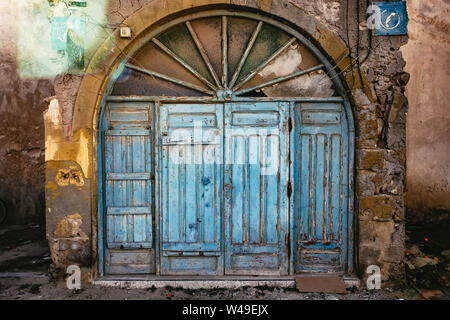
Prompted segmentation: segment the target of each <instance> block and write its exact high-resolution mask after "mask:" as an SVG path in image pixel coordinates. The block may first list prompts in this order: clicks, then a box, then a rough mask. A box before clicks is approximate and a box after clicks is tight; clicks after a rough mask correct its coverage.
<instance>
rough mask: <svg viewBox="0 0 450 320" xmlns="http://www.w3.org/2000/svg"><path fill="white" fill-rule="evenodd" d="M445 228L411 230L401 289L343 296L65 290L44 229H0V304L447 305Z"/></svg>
mask: <svg viewBox="0 0 450 320" xmlns="http://www.w3.org/2000/svg"><path fill="white" fill-rule="evenodd" d="M448 230H450V229H449V223H448V222H446V223H442V222H440V223H438V224H433V225H417V226H410V227H409V230H408V243H407V248H408V251H407V252H406V256H407V262H406V263H407V265H406V270H407V277H406V279H407V281H406V285H404V286H402V287H400V288H384V289H382V290H375V291H368V290H366V289H364V286H361V288H360V289H356V288H352V289H347V293H346V294H328V293H300V292H298V291H297V290H296V289H294V288H292V289H290V288H284V289H283V288H271V287H255V288H253V287H242V288H240V289H235V290H230V289H212V290H190V289H181V288H172V287H164V288H149V289H123V288H106V287H101V286H94V285H87V284H84V285H83V287H82V289H81V290H69V289H67V287H66V284H65V282H64V281H62V280H59V281H53V280H50V279H49V277H48V274H47V270H48V267H49V266H50V263H51V260H50V256H49V252H48V247H47V241H46V240H45V232H44V227H43V226H40V225H36V224H29V225H24V226H4V227H0V300H41V299H48V300H53V299H64V300H139V299H142V300H156V299H164V300H193V299H206V300H208V299H213V300H215V299H220V300H228V299H229V300H245V299H275V300H398V299H405V300H423V299H431V300H434V299H436V300H448V299H449V297H450V285H449V279H450V277H449V271H450V265H449V262H450V260H449V249H450V239H449V237H448V236H447V235H446V232H448Z"/></svg>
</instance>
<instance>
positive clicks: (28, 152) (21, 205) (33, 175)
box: [0, 0, 53, 223]
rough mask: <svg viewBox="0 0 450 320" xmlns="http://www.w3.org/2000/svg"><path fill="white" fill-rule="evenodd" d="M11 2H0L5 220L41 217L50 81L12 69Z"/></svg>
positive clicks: (0, 188)
mask: <svg viewBox="0 0 450 320" xmlns="http://www.w3.org/2000/svg"><path fill="white" fill-rule="evenodd" d="M16 21H17V19H16V15H15V11H14V1H12V0H7V1H1V2H0V30H1V31H2V36H1V37H0V53H1V54H0V199H1V200H2V201H4V202H5V203H6V206H7V209H8V216H9V217H8V222H9V223H25V222H28V221H43V219H44V208H45V201H44V181H45V165H44V148H45V147H44V121H43V118H42V113H43V111H44V110H45V108H46V104H45V103H44V98H46V97H49V96H52V95H53V83H52V81H51V80H45V79H40V80H39V79H22V78H20V77H19V75H18V72H17V61H16V57H17V49H16V43H17V35H18V30H17V25H16Z"/></svg>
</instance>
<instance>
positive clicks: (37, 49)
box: [16, 0, 111, 78]
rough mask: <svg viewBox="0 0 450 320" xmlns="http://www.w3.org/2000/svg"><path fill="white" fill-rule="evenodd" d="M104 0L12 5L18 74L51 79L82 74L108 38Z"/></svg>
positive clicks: (38, 0) (23, 0)
mask: <svg viewBox="0 0 450 320" xmlns="http://www.w3.org/2000/svg"><path fill="white" fill-rule="evenodd" d="M106 4H107V0H96V1H92V0H87V1H64V0H21V1H18V2H17V3H16V9H17V18H18V19H17V24H18V28H17V29H18V30H19V39H18V57H17V60H18V65H19V74H20V75H21V77H23V78H51V77H54V76H56V75H57V74H60V73H65V72H71V73H83V72H84V71H85V70H86V67H87V62H88V61H89V59H90V57H92V55H93V54H94V53H95V51H96V49H97V48H98V47H99V45H100V44H101V43H102V42H103V41H104V40H105V39H106V38H107V37H109V36H110V33H111V29H110V27H109V26H108V23H107V18H106V15H105V11H106V10H105V8H106Z"/></svg>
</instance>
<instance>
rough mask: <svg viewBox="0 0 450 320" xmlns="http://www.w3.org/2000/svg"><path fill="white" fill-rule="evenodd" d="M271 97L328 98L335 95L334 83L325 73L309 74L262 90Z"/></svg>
mask: <svg viewBox="0 0 450 320" xmlns="http://www.w3.org/2000/svg"><path fill="white" fill-rule="evenodd" d="M262 90H263V91H264V93H265V94H266V95H267V96H269V97H286V96H301V95H304V96H310V97H320V98H327V97H331V96H333V94H334V89H333V82H332V81H331V79H330V78H329V77H327V76H324V74H323V73H321V72H317V73H312V74H307V75H304V76H301V77H297V78H295V79H292V80H289V81H286V82H283V83H280V84H278V85H274V86H271V87H267V88H264V89H262Z"/></svg>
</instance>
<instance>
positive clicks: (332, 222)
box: [291, 103, 349, 272]
mask: <svg viewBox="0 0 450 320" xmlns="http://www.w3.org/2000/svg"><path fill="white" fill-rule="evenodd" d="M293 113H294V119H295V120H294V122H295V130H294V131H293V133H292V135H293V137H291V140H292V144H291V146H292V148H293V152H292V156H293V157H294V159H293V170H294V171H293V176H294V196H293V201H294V214H293V217H294V240H295V249H294V270H295V272H335V271H342V270H343V262H344V261H346V259H347V256H346V255H347V245H348V244H347V241H348V238H347V223H348V220H347V219H348V176H349V171H348V170H349V163H348V129H347V122H346V117H345V113H344V111H343V106H342V105H341V104H333V103H325V104H313V103H311V104H306V103H305V104H296V105H295V107H294V110H293Z"/></svg>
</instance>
